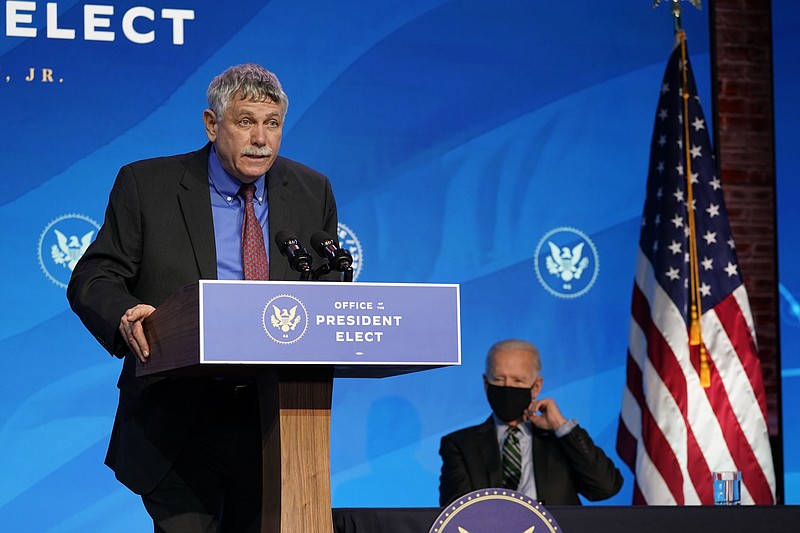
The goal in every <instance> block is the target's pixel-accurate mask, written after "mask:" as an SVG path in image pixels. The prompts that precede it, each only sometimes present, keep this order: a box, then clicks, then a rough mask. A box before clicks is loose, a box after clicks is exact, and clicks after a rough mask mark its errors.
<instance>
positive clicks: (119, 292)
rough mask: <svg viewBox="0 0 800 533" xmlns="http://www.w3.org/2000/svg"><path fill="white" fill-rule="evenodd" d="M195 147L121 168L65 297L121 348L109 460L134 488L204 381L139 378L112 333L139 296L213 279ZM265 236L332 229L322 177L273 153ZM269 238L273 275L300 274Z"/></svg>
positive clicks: (158, 473) (112, 347) (151, 479)
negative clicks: (117, 392)
mask: <svg viewBox="0 0 800 533" xmlns="http://www.w3.org/2000/svg"><path fill="white" fill-rule="evenodd" d="M210 147H211V144H210V143H209V144H207V145H206V146H205V147H204V148H202V149H201V150H198V151H196V152H192V153H188V154H184V155H179V156H173V157H162V158H157V159H149V160H145V161H138V162H135V163H132V164H130V165H126V166H125V167H123V168H122V169H121V170H120V172H119V174H118V175H117V179H116V181H115V183H114V186H113V188H112V190H111V195H110V198H109V203H108V208H107V209H106V215H105V220H104V222H103V226H102V228H101V229H100V231H99V232H98V234H97V238H96V239H95V241H94V242H93V243H92V245H91V246H89V248H88V249H87V250H86V253H85V254H84V255H83V257H82V258H81V260H80V261H79V262H78V264H77V265H76V266H75V269H74V270H73V273H72V279H71V280H70V283H69V286H68V287H67V297H68V298H69V301H70V305H71V306H72V309H73V310H74V311H75V313H76V314H77V315H78V316H79V317H80V319H81V320H82V321H83V323H84V325H85V326H86V327H87V329H88V330H89V331H90V332H91V333H92V334H93V335H94V336H95V338H96V339H97V340H98V341H99V342H100V344H101V345H102V346H103V347H104V348H105V349H106V350H108V352H109V353H111V354H114V355H116V356H117V357H124V358H125V362H124V364H123V368H122V372H121V374H120V378H119V382H118V387H119V389H120V400H119V406H118V408H117V415H116V419H115V421H114V428H113V430H112V434H111V442H110V445H109V450H108V455H107V456H106V464H107V465H109V466H110V467H111V468H112V469H114V471H115V474H116V476H117V478H118V479H119V480H120V481H121V482H122V483H124V484H125V485H126V486H128V487H129V488H130V489H131V490H133V491H134V492H136V493H139V494H143V493H147V492H150V491H151V490H152V489H153V488H154V487H155V485H156V484H157V483H158V482H159V481H160V480H161V479H162V478H163V476H164V475H165V474H166V472H167V470H168V469H169V468H170V466H171V465H172V463H173V461H174V460H175V457H176V456H177V454H178V452H179V450H180V449H181V447H182V445H183V443H184V441H185V437H186V435H187V432H188V429H189V427H190V426H191V424H192V422H193V420H194V416H195V413H196V411H197V404H198V401H197V399H198V398H200V397H202V395H203V392H204V390H205V389H206V388H207V387H208V386H209V384H210V383H209V381H208V380H201V379H173V378H169V379H163V378H136V377H135V375H134V368H135V360H134V358H133V356H132V355H131V354H130V353H129V350H128V347H127V345H126V344H125V342H124V341H123V340H122V339H121V338H120V335H119V334H118V332H117V327H118V325H119V320H120V317H122V315H123V313H124V312H125V311H126V310H127V309H129V308H131V307H133V306H135V305H136V304H139V303H147V304H150V305H153V306H155V307H156V308H157V307H158V306H159V305H160V304H161V303H162V302H163V301H164V300H165V299H167V298H168V297H169V296H170V295H172V294H173V293H174V292H175V291H176V290H178V289H179V288H181V287H182V286H184V285H186V284H189V283H194V282H196V281H198V280H199V279H216V277H217V258H216V247H215V239H214V224H213V219H212V214H211V195H210V192H209V181H208V157H209V153H210ZM267 201H268V202H269V231H270V238H269V241H270V243H272V242H274V236H275V233H277V232H278V231H280V230H282V229H289V230H292V231H294V232H295V233H296V234H297V236H298V238H299V239H300V242H302V243H305V244H306V245H308V243H309V241H310V236H311V235H312V234H313V233H314V232H317V231H320V230H322V231H325V232H327V233H328V234H330V235H331V236H333V237H334V238H336V230H337V227H336V226H337V218H336V203H335V200H334V197H333V192H332V191H331V186H330V183H329V182H328V179H327V178H326V177H325V176H323V175H322V174H320V173H319V172H316V171H315V170H313V169H311V168H309V167H307V166H305V165H301V164H300V163H297V162H294V161H291V160H289V159H285V158H282V157H278V158H277V159H276V161H275V163H274V164H273V165H272V168H270V170H269V172H268V173H267ZM276 248H277V247H276V246H270V249H269V261H270V279H278V280H287V279H294V280H297V279H299V274H298V273H295V272H292V271H291V270H290V269H289V267H288V263H287V261H286V259H285V258H284V257H282V256H281V254H280V251H279V250H277V249H276Z"/></svg>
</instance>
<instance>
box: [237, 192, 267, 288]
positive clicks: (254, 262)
mask: <svg viewBox="0 0 800 533" xmlns="http://www.w3.org/2000/svg"><path fill="white" fill-rule="evenodd" d="M255 192H256V186H255V185H253V184H252V183H250V184H248V185H242V188H241V189H239V194H241V195H242V197H244V222H243V223H242V271H243V272H244V279H252V280H264V279H269V264H268V262H267V251H266V248H265V247H264V234H263V233H262V232H261V224H260V223H259V222H258V218H256V211H255V208H254V207H253V194H254V193H255Z"/></svg>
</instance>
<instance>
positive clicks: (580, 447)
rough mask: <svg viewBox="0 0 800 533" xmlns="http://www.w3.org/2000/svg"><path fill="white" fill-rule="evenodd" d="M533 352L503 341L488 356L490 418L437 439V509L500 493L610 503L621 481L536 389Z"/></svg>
mask: <svg viewBox="0 0 800 533" xmlns="http://www.w3.org/2000/svg"><path fill="white" fill-rule="evenodd" d="M540 372H541V362H540V360H539V351H538V350H537V349H536V347H535V346H533V345H532V344H531V343H529V342H526V341H521V340H505V341H501V342H498V343H497V344H495V345H494V346H492V347H491V348H490V349H489V354H488V355H487V357H486V373H485V374H484V375H483V386H484V389H485V390H486V397H487V399H488V400H489V405H490V406H491V407H492V411H493V413H492V415H491V416H490V417H489V418H488V419H487V420H486V421H485V422H484V423H482V424H480V425H478V426H473V427H468V428H464V429H461V430H458V431H456V432H454V433H451V434H449V435H445V436H444V437H442V443H441V448H440V450H439V454H440V455H441V456H442V474H441V477H440V478H439V480H440V482H439V504H440V505H442V506H445V505H448V504H450V503H451V502H452V501H453V500H455V499H456V498H458V497H459V496H461V495H463V494H466V493H468V492H471V491H473V490H478V489H483V488H489V487H505V488H508V489H511V490H514V491H517V492H520V493H524V494H526V495H528V496H530V497H531V498H533V499H536V500H538V501H540V502H542V503H543V504H545V505H580V504H581V502H580V500H579V499H578V494H582V495H583V496H584V497H585V498H587V499H588V500H592V501H595V500H603V499H606V498H610V497H611V496H613V495H614V494H616V493H617V492H619V489H620V488H621V487H622V475H621V474H620V472H619V470H618V469H617V468H616V467H615V466H614V463H613V462H612V461H611V459H609V458H608V457H606V455H605V454H604V453H603V450H601V449H600V448H598V447H597V446H595V445H594V443H593V442H592V439H591V438H589V435H588V433H586V431H585V430H583V428H581V427H580V426H578V424H577V422H575V421H574V420H567V419H566V418H564V416H563V415H562V414H561V411H560V410H559V409H558V406H556V403H555V402H554V401H553V400H552V399H551V398H545V399H541V400H537V399H536V398H537V396H538V395H539V392H540V391H541V389H542V376H541V375H540Z"/></svg>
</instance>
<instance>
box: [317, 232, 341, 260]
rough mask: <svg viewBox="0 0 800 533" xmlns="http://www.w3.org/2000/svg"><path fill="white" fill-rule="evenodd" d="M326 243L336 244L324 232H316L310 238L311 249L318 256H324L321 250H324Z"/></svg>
mask: <svg viewBox="0 0 800 533" xmlns="http://www.w3.org/2000/svg"><path fill="white" fill-rule="evenodd" d="M327 241H331V242H333V243H334V246H335V244H336V241H334V240H333V237H331V236H330V235H328V234H327V233H325V232H324V231H318V232H316V233H315V234H314V235H312V236H311V248H313V249H314V250H316V251H317V252H318V253H319V254H320V255H323V256H324V255H325V254H324V253H323V252H322V251H321V250H322V249H324V248H325V243H326V242H327Z"/></svg>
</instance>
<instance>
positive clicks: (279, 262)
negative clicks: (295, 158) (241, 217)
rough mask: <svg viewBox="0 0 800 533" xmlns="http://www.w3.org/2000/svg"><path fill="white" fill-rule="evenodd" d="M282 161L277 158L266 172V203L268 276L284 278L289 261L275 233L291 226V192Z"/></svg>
mask: <svg viewBox="0 0 800 533" xmlns="http://www.w3.org/2000/svg"><path fill="white" fill-rule="evenodd" d="M282 167H283V161H282V160H281V159H280V158H278V159H277V160H276V161H275V163H274V164H273V165H272V167H271V168H270V169H269V171H268V172H267V176H266V178H267V205H268V206H269V213H268V215H267V218H268V221H269V277H270V279H276V280H284V279H287V277H288V276H289V263H288V262H287V261H286V259H285V258H284V257H283V256H282V255H281V252H280V250H279V249H278V246H277V245H276V244H275V234H276V233H278V232H279V231H280V230H283V229H286V230H293V228H292V210H291V201H292V193H291V191H289V189H288V187H287V186H286V185H287V183H288V181H289V180H288V179H287V177H286V175H285V173H284V172H282V171H281V170H282Z"/></svg>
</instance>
